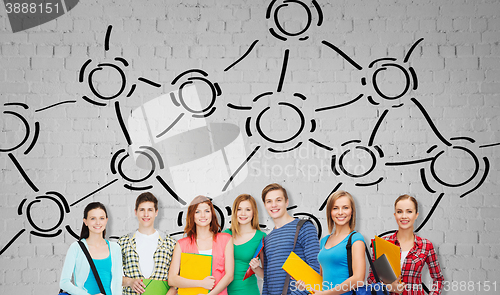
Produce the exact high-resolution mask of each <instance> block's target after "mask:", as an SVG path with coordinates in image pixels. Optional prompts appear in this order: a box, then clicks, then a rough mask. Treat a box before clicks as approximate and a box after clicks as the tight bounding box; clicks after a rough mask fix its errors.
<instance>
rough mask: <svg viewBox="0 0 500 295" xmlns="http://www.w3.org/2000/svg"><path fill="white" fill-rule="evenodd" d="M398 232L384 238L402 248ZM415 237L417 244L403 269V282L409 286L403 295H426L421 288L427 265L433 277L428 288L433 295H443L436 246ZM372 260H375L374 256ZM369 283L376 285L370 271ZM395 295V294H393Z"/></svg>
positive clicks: (442, 279)
mask: <svg viewBox="0 0 500 295" xmlns="http://www.w3.org/2000/svg"><path fill="white" fill-rule="evenodd" d="M397 233H398V232H397V231H396V232H395V233H394V234H393V235H391V236H386V237H384V239H385V240H387V241H389V242H391V243H393V244H394V245H396V246H400V244H399V241H398V238H397ZM414 236H415V243H414V246H413V248H412V249H411V250H410V252H408V255H407V256H406V259H405V261H404V262H403V265H402V267H401V280H402V281H403V283H405V284H407V285H408V286H407V287H406V289H405V291H403V293H401V294H403V295H424V294H425V292H424V290H423V288H422V287H421V284H422V267H424V264H425V263H427V265H428V267H429V272H430V275H431V277H432V280H433V283H432V286H427V287H428V288H429V291H430V294H431V295H438V294H441V291H442V289H443V281H444V278H443V275H442V273H441V268H440V267H439V262H438V260H437V256H436V252H435V251H434V246H433V245H432V243H431V242H430V241H429V240H427V239H423V238H421V237H419V236H417V235H414ZM372 259H375V255H373V257H372ZM368 283H370V284H371V283H375V278H374V277H373V274H372V272H371V270H370V277H369V278H368ZM391 294H395V293H391Z"/></svg>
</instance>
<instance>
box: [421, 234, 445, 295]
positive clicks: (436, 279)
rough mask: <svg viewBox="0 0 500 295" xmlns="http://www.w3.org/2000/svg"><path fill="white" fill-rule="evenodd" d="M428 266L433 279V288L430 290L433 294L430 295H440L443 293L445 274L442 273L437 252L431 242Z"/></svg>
mask: <svg viewBox="0 0 500 295" xmlns="http://www.w3.org/2000/svg"><path fill="white" fill-rule="evenodd" d="M425 262H426V263H427V266H428V268H429V273H430V275H431V278H432V288H430V289H431V290H430V291H431V293H430V294H429V295H438V294H441V292H442V291H443V281H444V278H443V274H442V272H441V267H440V266H439V262H438V260H437V255H436V251H435V250H434V246H433V245H432V243H431V242H429V252H428V255H427V257H426V259H425Z"/></svg>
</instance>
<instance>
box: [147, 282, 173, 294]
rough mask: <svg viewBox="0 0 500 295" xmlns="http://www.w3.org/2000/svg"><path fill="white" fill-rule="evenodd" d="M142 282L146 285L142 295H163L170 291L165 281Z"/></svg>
mask: <svg viewBox="0 0 500 295" xmlns="http://www.w3.org/2000/svg"><path fill="white" fill-rule="evenodd" d="M142 282H143V283H144V285H146V288H145V291H144V293H142V295H165V294H167V292H168V290H169V289H170V286H169V285H168V283H167V282H166V281H160V280H152V279H144V280H142Z"/></svg>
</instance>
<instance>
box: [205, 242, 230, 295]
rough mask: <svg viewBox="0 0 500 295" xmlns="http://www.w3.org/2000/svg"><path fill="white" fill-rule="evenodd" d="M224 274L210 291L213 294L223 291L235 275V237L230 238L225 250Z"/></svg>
mask: <svg viewBox="0 0 500 295" xmlns="http://www.w3.org/2000/svg"><path fill="white" fill-rule="evenodd" d="M224 272H225V274H224V276H223V277H222V279H220V281H219V282H218V283H217V285H216V286H215V288H213V289H212V291H210V293H211V294H213V295H217V294H219V293H220V292H222V291H223V290H224V289H226V288H227V286H228V285H229V284H230V283H231V282H232V281H233V277H234V246H233V239H232V238H231V239H229V241H228V242H227V244H226V248H225V250H224Z"/></svg>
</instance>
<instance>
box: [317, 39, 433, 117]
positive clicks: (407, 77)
mask: <svg viewBox="0 0 500 295" xmlns="http://www.w3.org/2000/svg"><path fill="white" fill-rule="evenodd" d="M423 40H424V39H423V38H420V39H418V40H417V41H416V42H415V43H414V44H413V45H412V46H411V48H410V50H408V52H407V53H406V55H405V57H404V59H403V62H402V63H401V62H398V60H397V59H396V58H392V57H386V58H379V59H375V60H374V61H372V62H371V63H370V64H369V65H368V72H369V74H371V78H369V77H368V75H366V77H362V78H361V81H360V82H361V85H363V86H365V87H367V90H366V93H360V94H358V95H357V96H356V97H355V98H353V99H352V100H350V101H348V102H345V103H341V104H334V105H330V106H325V107H321V108H318V109H316V112H323V111H327V110H332V109H336V108H340V107H345V106H347V105H350V104H353V103H355V102H357V101H358V100H360V99H361V98H363V97H365V96H366V98H367V100H368V101H369V102H370V103H371V104H372V105H376V106H378V105H380V104H381V103H382V102H389V104H390V105H391V107H392V108H399V107H402V106H403V105H404V102H398V101H397V100H398V99H400V98H402V97H403V96H404V95H406V94H408V93H409V92H410V91H411V90H417V88H418V79H417V74H416V72H415V69H413V67H411V66H409V65H408V61H409V59H410V57H411V54H412V53H413V51H414V50H415V48H416V47H417V45H418V44H420V42H422V41H423ZM321 43H322V44H323V45H325V46H327V47H328V48H330V49H332V50H333V51H335V52H337V53H338V54H339V55H340V56H341V57H343V58H344V59H345V60H346V61H347V62H349V63H350V64H351V65H352V66H353V67H354V68H356V69H358V70H360V71H361V70H363V67H362V66H360V65H359V64H358V63H356V62H355V61H354V60H353V59H352V58H350V57H349V56H348V55H347V54H345V53H344V52H343V51H342V50H340V49H339V48H338V47H337V46H335V45H333V44H331V43H330V42H328V41H322V42H321ZM388 72H392V73H394V74H399V75H401V76H403V77H404V82H403V85H401V86H402V87H400V88H401V89H400V91H399V92H397V93H388V92H387V90H384V89H383V88H382V87H381V85H380V84H381V82H383V81H384V74H386V73H388ZM394 88H395V87H391V89H394Z"/></svg>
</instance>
